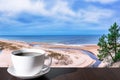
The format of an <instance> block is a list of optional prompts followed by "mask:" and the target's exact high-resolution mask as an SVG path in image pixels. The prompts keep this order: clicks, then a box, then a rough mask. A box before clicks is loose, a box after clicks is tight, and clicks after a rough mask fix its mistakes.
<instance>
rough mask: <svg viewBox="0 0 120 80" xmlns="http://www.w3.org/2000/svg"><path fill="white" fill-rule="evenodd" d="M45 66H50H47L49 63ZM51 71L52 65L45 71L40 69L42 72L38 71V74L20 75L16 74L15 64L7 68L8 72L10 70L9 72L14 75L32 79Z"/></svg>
mask: <svg viewBox="0 0 120 80" xmlns="http://www.w3.org/2000/svg"><path fill="white" fill-rule="evenodd" d="M45 67H46V68H47V67H48V66H47V65H44V68H45ZM49 71H50V67H48V69H47V70H45V71H40V72H39V73H37V74H36V75H32V76H19V75H16V73H15V70H14V67H13V66H11V67H8V69H7V72H8V73H9V74H11V75H12V76H15V77H18V78H21V79H32V78H37V77H40V76H42V75H44V74H46V73H48V72H49Z"/></svg>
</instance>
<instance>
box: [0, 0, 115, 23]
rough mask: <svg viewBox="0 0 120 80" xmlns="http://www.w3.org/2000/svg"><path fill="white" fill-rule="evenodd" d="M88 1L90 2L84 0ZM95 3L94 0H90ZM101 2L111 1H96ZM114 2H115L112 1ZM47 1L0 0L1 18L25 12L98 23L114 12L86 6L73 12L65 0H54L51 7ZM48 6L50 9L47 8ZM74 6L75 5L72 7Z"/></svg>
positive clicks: (110, 0)
mask: <svg viewBox="0 0 120 80" xmlns="http://www.w3.org/2000/svg"><path fill="white" fill-rule="evenodd" d="M86 1H90V0H86ZM91 1H95V0H91ZM96 1H99V2H100V1H101V2H104V3H106V2H112V1H113V0H109V1H108V0H96ZM114 1H115V0H114ZM49 2H50V1H49V0H47V2H46V0H33V1H32V0H0V13H2V17H4V16H5V19H6V18H7V17H16V16H19V14H20V13H22V12H26V13H29V14H33V15H38V16H39V15H40V16H48V17H52V18H55V19H62V20H67V21H73V22H77V21H78V22H93V23H94V22H99V20H101V19H103V18H109V17H112V15H113V14H114V12H113V11H112V10H109V9H103V8H97V7H95V6H92V7H91V6H90V7H89V6H87V7H86V8H79V9H78V10H76V11H74V9H72V8H71V6H70V5H69V4H70V2H69V1H67V0H54V1H53V2H52V3H51V5H50V3H49ZM48 4H49V5H50V7H49V6H48ZM74 6H75V5H74Z"/></svg>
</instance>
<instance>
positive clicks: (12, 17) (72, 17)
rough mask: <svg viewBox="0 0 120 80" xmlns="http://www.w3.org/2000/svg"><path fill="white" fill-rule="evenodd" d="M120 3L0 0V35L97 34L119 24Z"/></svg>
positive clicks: (113, 0)
mask: <svg viewBox="0 0 120 80" xmlns="http://www.w3.org/2000/svg"><path fill="white" fill-rule="evenodd" d="M119 5H120V0H0V35H87V34H89V35H93V34H95V35H97V34H104V33H107V30H108V28H109V27H110V26H111V25H112V24H113V23H114V22H117V23H118V24H119V25H120V6H119Z"/></svg>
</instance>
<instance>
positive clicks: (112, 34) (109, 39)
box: [98, 23, 120, 62]
mask: <svg viewBox="0 0 120 80" xmlns="http://www.w3.org/2000/svg"><path fill="white" fill-rule="evenodd" d="M119 31H120V27H119V26H118V25H117V23H114V24H113V25H112V26H111V27H110V29H109V33H108V34H107V35H102V36H101V37H100V38H99V42H98V46H99V47H100V48H99V49H98V51H99V53H100V54H99V55H98V57H99V59H100V60H103V59H104V58H105V57H106V56H108V55H110V56H111V58H112V60H113V61H114V62H115V61H117V60H119V59H120V50H119V49H120V44H119V42H118V40H119V38H120V33H119ZM113 55H115V56H113Z"/></svg>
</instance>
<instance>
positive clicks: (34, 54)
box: [15, 52, 40, 56]
mask: <svg viewBox="0 0 120 80" xmlns="http://www.w3.org/2000/svg"><path fill="white" fill-rule="evenodd" d="M15 55H16V56H38V55H40V53H34V52H21V53H16V54H15Z"/></svg>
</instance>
